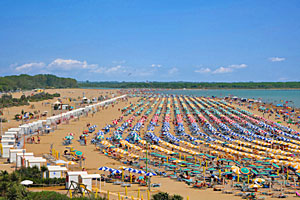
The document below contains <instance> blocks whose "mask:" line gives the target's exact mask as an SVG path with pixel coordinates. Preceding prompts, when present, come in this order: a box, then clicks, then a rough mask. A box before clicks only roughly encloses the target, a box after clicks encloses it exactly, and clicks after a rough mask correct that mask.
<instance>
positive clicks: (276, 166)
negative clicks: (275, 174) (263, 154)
mask: <svg viewBox="0 0 300 200" xmlns="http://www.w3.org/2000/svg"><path fill="white" fill-rule="evenodd" d="M272 166H273V167H275V168H276V169H279V168H280V167H279V166H278V165H277V164H275V163H272Z"/></svg>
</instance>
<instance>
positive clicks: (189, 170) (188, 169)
mask: <svg viewBox="0 0 300 200" xmlns="http://www.w3.org/2000/svg"><path fill="white" fill-rule="evenodd" d="M182 171H185V172H187V171H191V170H190V169H183V170H182Z"/></svg>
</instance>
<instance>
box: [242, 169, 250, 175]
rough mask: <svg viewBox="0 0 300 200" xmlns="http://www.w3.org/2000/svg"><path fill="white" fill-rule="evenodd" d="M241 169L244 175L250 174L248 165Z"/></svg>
mask: <svg viewBox="0 0 300 200" xmlns="http://www.w3.org/2000/svg"><path fill="white" fill-rule="evenodd" d="M240 171H241V173H242V174H244V175H248V174H250V170H249V169H248V168H246V167H242V168H241V170H240Z"/></svg>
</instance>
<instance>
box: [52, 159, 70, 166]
mask: <svg viewBox="0 0 300 200" xmlns="http://www.w3.org/2000/svg"><path fill="white" fill-rule="evenodd" d="M54 163H55V164H56V165H65V164H67V162H66V161H64V160H56V161H55V162H54Z"/></svg>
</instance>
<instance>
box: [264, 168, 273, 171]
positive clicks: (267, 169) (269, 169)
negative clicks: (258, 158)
mask: <svg viewBox="0 0 300 200" xmlns="http://www.w3.org/2000/svg"><path fill="white" fill-rule="evenodd" d="M272 170H273V169H271V168H266V169H264V171H272Z"/></svg>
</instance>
